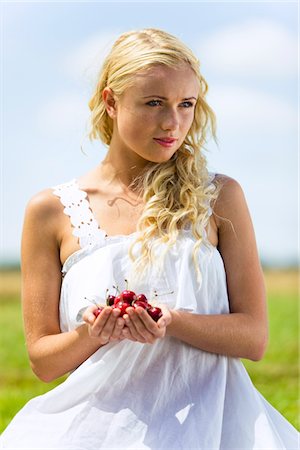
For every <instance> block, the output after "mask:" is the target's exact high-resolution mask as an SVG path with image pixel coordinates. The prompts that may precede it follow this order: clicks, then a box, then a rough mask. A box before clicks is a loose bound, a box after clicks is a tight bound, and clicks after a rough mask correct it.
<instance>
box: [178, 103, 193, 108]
mask: <svg viewBox="0 0 300 450" xmlns="http://www.w3.org/2000/svg"><path fill="white" fill-rule="evenodd" d="M181 106H183V107H184V108H192V107H193V106H194V104H193V103H192V102H182V103H181Z"/></svg>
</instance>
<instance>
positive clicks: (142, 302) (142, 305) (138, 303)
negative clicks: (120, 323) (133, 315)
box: [132, 300, 149, 309]
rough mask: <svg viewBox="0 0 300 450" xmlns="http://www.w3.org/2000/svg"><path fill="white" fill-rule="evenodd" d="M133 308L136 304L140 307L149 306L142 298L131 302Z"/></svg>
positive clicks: (146, 307)
mask: <svg viewBox="0 0 300 450" xmlns="http://www.w3.org/2000/svg"><path fill="white" fill-rule="evenodd" d="M132 306H133V307H134V308H137V307H138V306H140V307H141V308H144V309H148V308H149V303H148V302H144V301H142V300H135V301H134V302H133V305H132Z"/></svg>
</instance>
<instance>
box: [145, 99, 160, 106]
mask: <svg viewBox="0 0 300 450" xmlns="http://www.w3.org/2000/svg"><path fill="white" fill-rule="evenodd" d="M146 105H149V106H159V105H161V101H160V100H150V102H148V103H146Z"/></svg>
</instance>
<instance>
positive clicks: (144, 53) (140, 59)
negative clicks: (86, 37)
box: [89, 28, 217, 275]
mask: <svg viewBox="0 0 300 450" xmlns="http://www.w3.org/2000/svg"><path fill="white" fill-rule="evenodd" d="M183 63H184V64H187V65H188V66H189V67H190V68H191V69H192V70H193V72H194V73H195V75H196V77H197V80H198V82H199V88H200V90H199V97H198V99H197V102H196V106H195V112H194V119H193V123H192V125H191V127H190V130H189V132H188V133H187V135H186V137H185V140H184V142H183V144H182V145H181V147H180V148H179V149H178V150H177V151H176V153H175V154H174V155H173V156H172V158H171V159H170V160H169V161H167V162H164V163H150V164H148V165H147V167H146V170H145V171H144V172H143V174H142V176H140V177H139V179H138V180H135V182H134V183H133V184H135V186H139V188H140V189H141V192H142V195H143V201H144V204H145V207H144V209H143V212H142V215H141V217H140V219H139V221H138V225H137V231H138V232H139V233H138V237H137V239H136V240H135V242H134V243H133V244H132V246H131V248H130V255H131V257H132V258H133V259H135V265H136V267H139V269H140V270H141V269H142V268H145V267H146V266H147V263H149V262H154V261H155V255H156V253H155V248H156V246H157V245H158V244H161V243H163V244H166V247H165V248H167V249H168V248H169V247H170V246H172V245H173V244H174V243H175V241H176V238H177V236H178V233H179V231H180V230H181V229H184V228H186V227H189V226H191V230H192V233H193V236H194V238H195V240H196V242H195V245H194V250H193V255H192V257H193V261H194V264H195V268H196V270H197V272H198V264H197V253H198V250H199V246H200V244H201V242H203V240H205V239H204V229H205V226H206V225H207V223H208V219H209V208H210V204H211V202H212V200H213V199H215V198H216V195H217V194H216V189H212V185H211V183H210V181H209V173H208V171H207V166H206V158H205V156H204V155H203V152H202V149H203V148H204V145H205V143H206V141H207V135H208V133H209V132H210V134H212V136H213V137H214V138H215V139H216V134H215V115H214V112H213V111H212V109H211V108H210V107H209V105H208V104H207V102H206V100H205V97H206V94H207V90H208V86H207V83H206V81H205V79H204V78H203V76H202V75H201V73H200V64H199V61H198V59H197V58H196V56H195V55H194V54H193V53H192V51H191V50H190V49H189V48H188V47H187V46H186V45H185V44H183V43H182V42H181V41H180V40H178V39H177V38H176V37H174V36H172V35H170V34H168V33H166V32H164V31H162V30H157V29H153V28H149V29H144V30H139V31H130V32H127V33H124V34H122V35H121V36H120V37H119V38H118V39H117V41H116V42H115V43H114V45H113V47H112V49H111V52H110V53H109V55H108V56H107V58H106V59H105V61H104V64H103V67H102V70H101V73H100V77H99V81H98V84H97V87H96V90H95V93H94V95H93V96H92V98H91V100H90V102H89V107H90V109H91V131H90V135H89V136H90V138H91V139H100V140H102V141H103V142H104V143H105V144H106V145H108V146H109V144H110V141H111V138H112V133H113V122H112V120H111V118H110V117H109V116H108V114H107V111H106V108H105V104H104V101H103V99H102V92H103V89H104V88H105V87H109V88H111V89H112V91H113V92H114V93H115V94H116V95H117V96H121V95H122V93H124V91H125V89H126V88H128V87H129V86H132V85H133V83H134V80H135V76H136V74H137V72H140V71H142V70H143V71H144V70H146V69H149V68H151V67H153V66H157V65H165V66H168V67H174V68H176V67H178V66H180V65H181V66H182V64H183ZM137 244H140V249H139V250H140V251H139V256H137V257H134V253H133V248H134V246H135V245H137ZM156 262H157V261H155V263H156ZM198 275H199V273H198Z"/></svg>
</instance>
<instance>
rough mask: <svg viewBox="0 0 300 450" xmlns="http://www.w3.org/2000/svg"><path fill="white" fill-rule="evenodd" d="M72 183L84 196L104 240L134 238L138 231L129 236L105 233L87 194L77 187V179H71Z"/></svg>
mask: <svg viewBox="0 0 300 450" xmlns="http://www.w3.org/2000/svg"><path fill="white" fill-rule="evenodd" d="M73 183H74V185H75V186H76V189H78V191H79V192H82V193H83V194H84V195H85V199H86V201H87V203H88V206H89V210H90V212H91V216H92V217H93V220H94V222H95V223H96V224H97V227H98V229H99V230H100V231H102V232H103V233H104V238H105V239H107V240H114V239H121V238H125V239H126V238H130V237H132V236H134V235H135V234H137V233H138V231H137V230H135V231H133V232H132V233H129V234H122V233H120V234H113V235H110V234H108V233H107V231H106V230H104V228H102V227H101V225H100V223H99V221H98V220H97V219H96V216H95V214H94V211H93V209H92V207H91V203H90V199H89V196H88V193H87V192H86V191H85V190H84V189H82V188H81V187H80V186H79V183H78V180H77V178H74V179H73Z"/></svg>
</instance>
